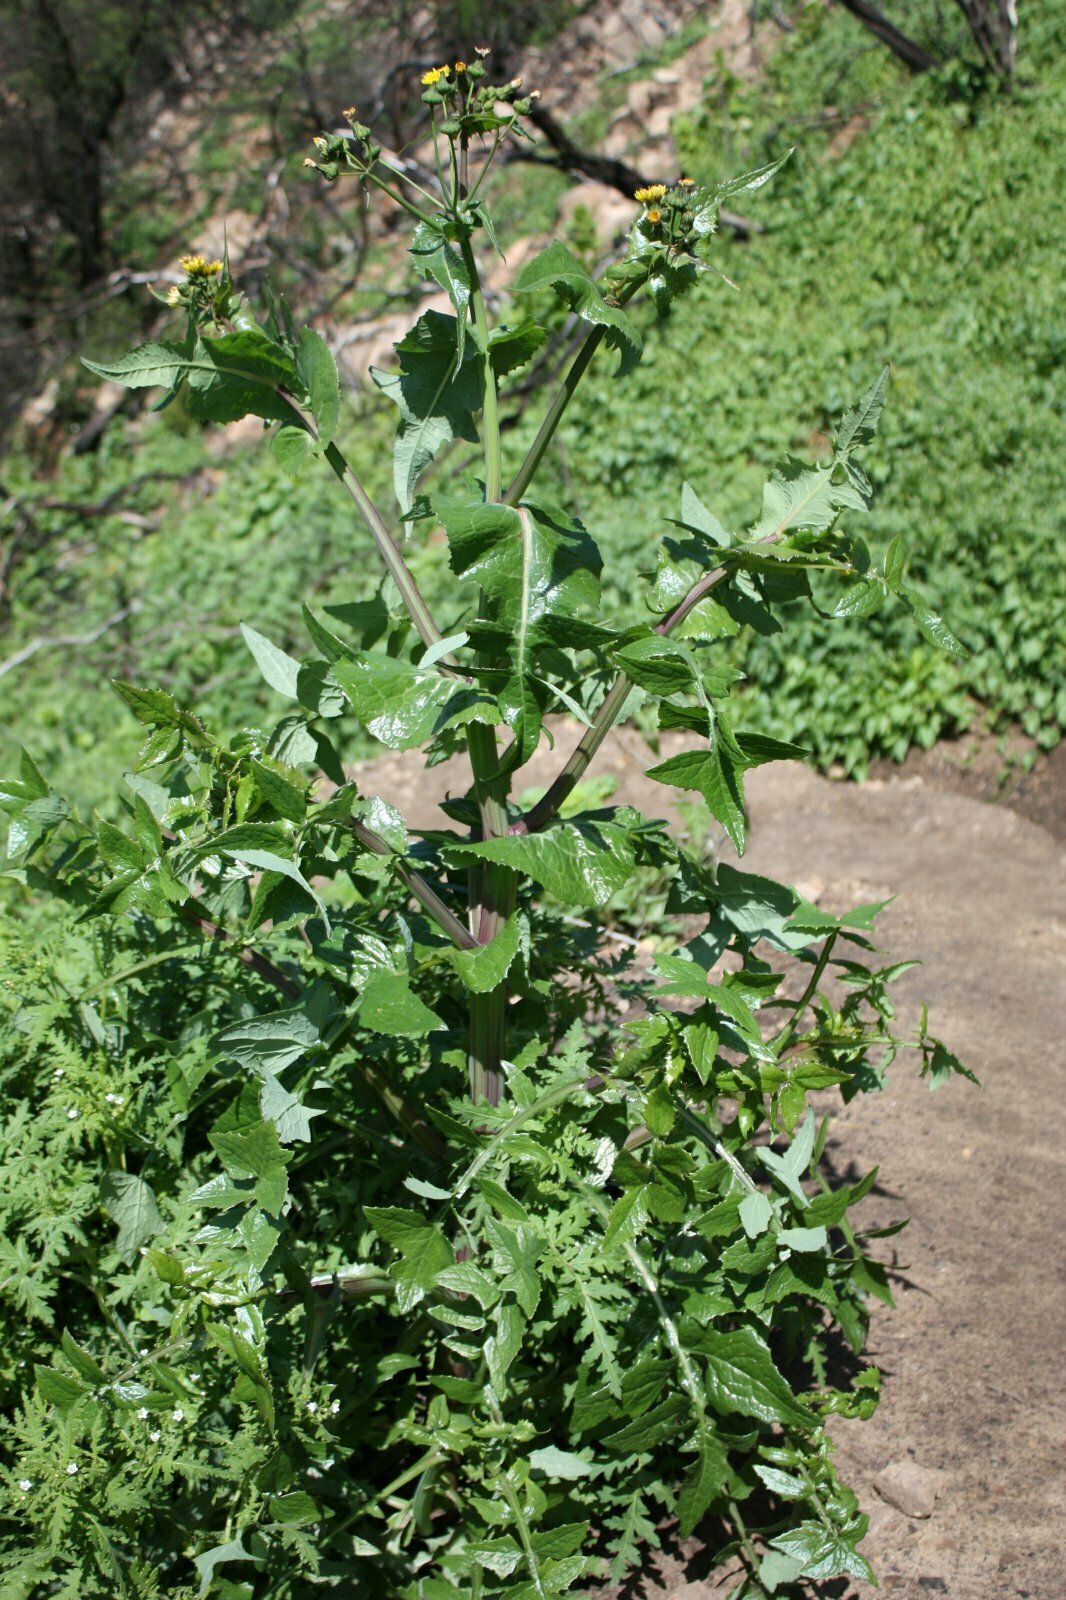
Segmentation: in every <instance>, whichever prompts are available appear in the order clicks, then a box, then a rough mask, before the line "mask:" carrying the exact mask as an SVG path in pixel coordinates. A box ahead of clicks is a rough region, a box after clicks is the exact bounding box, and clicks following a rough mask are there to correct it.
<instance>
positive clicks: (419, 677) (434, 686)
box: [333, 653, 500, 750]
mask: <svg viewBox="0 0 1066 1600" xmlns="http://www.w3.org/2000/svg"><path fill="white" fill-rule="evenodd" d="M333 675H334V677H335V678H336V680H337V682H338V683H339V684H340V686H341V688H342V689H343V690H344V693H345V694H346V695H347V696H348V699H349V700H350V701H351V703H352V709H353V710H354V712H355V714H356V716H357V717H358V718H359V721H360V722H361V723H362V724H363V726H364V728H366V730H367V732H368V733H370V734H372V735H373V737H374V738H375V739H379V740H380V741H381V743H382V744H384V745H387V746H388V747H389V749H390V750H408V749H410V748H411V747H412V746H414V745H424V744H427V743H428V742H429V741H430V740H431V739H432V738H433V737H434V736H435V735H436V734H438V733H440V732H442V731H443V730H444V729H445V728H449V727H457V726H461V725H464V724H466V723H468V722H497V721H499V716H500V713H499V710H498V709H497V707H496V704H495V702H494V701H493V700H492V699H491V697H490V696H489V695H486V694H483V693H481V691H480V690H478V689H475V688H473V687H472V686H470V685H468V684H463V683H457V681H456V680H455V679H454V678H450V677H446V676H445V675H444V674H443V673H442V672H440V671H438V670H437V668H436V667H434V666H430V667H428V668H425V667H423V666H422V665H421V664H420V663H417V664H416V663H413V662H410V661H404V660H402V659H399V658H397V657H394V656H386V655H381V654H378V653H374V654H365V653H363V654H359V655H357V656H355V657H353V659H352V660H350V661H337V662H335V663H334V666H333Z"/></svg>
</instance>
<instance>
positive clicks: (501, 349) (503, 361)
mask: <svg viewBox="0 0 1066 1600" xmlns="http://www.w3.org/2000/svg"><path fill="white" fill-rule="evenodd" d="M547 337H548V334H547V330H546V329H544V328H542V327H541V326H540V323H539V322H534V321H532V319H531V318H526V320H525V321H523V322H520V323H519V324H518V325H517V327H514V328H509V327H507V326H506V325H503V326H501V327H499V328H493V330H492V332H491V333H490V334H489V355H490V356H491V358H492V370H493V372H494V373H495V374H496V376H497V378H505V377H506V376H507V375H508V373H510V372H514V371H516V370H517V369H518V368H519V367H524V366H525V364H526V362H527V361H529V360H530V359H531V358H532V357H533V356H535V355H536V353H537V351H538V350H539V349H540V347H541V345H542V344H544V342H545V340H546V339H547Z"/></svg>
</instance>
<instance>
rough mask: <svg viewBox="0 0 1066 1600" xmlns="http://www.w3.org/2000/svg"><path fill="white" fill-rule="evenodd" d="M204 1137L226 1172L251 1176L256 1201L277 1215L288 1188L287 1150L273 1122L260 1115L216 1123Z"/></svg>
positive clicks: (288, 1154) (288, 1153)
mask: <svg viewBox="0 0 1066 1600" xmlns="http://www.w3.org/2000/svg"><path fill="white" fill-rule="evenodd" d="M208 1140H209V1142H210V1144H211V1146H212V1148H213V1149H214V1150H215V1151H216V1153H217V1154H218V1156H219V1158H220V1160H221V1162H222V1165H223V1166H224V1167H225V1169H226V1171H227V1172H228V1173H229V1174H230V1176H231V1177H233V1178H237V1179H241V1178H254V1179H255V1196H256V1199H257V1200H258V1201H259V1204H260V1205H261V1206H262V1207H263V1209H264V1211H269V1212H270V1214H271V1215H272V1216H275V1217H276V1216H278V1215H279V1214H280V1212H281V1208H282V1206H283V1205H284V1204H285V1196H286V1194H287V1192H288V1177H287V1174H286V1171H285V1168H286V1164H287V1163H288V1161H289V1160H290V1157H291V1153H290V1152H289V1151H288V1150H283V1149H282V1146H281V1141H280V1139H279V1138H278V1130H277V1128H276V1127H275V1126H274V1124H273V1122H268V1121H267V1120H266V1119H265V1118H264V1119H262V1120H261V1121H258V1122H253V1123H250V1124H248V1125H246V1126H245V1127H241V1128H221V1127H219V1125H218V1124H217V1123H216V1125H215V1127H213V1128H212V1129H211V1132H210V1133H209V1134H208Z"/></svg>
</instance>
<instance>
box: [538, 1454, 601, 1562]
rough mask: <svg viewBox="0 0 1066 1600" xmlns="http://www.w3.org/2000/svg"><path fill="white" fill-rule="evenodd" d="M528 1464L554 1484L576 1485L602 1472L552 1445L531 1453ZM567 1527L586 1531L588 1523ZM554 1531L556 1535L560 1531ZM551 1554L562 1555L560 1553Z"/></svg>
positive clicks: (597, 1466) (595, 1465) (594, 1463)
mask: <svg viewBox="0 0 1066 1600" xmlns="http://www.w3.org/2000/svg"><path fill="white" fill-rule="evenodd" d="M529 1464H530V1466H531V1467H532V1469H533V1471H534V1472H542V1473H543V1474H544V1476H545V1477H546V1478H552V1479H553V1480H554V1481H555V1482H556V1483H576V1482H577V1481H578V1479H579V1478H594V1477H595V1476H596V1474H597V1473H598V1472H601V1471H602V1470H603V1469H602V1467H600V1466H599V1464H598V1463H597V1462H595V1461H586V1460H585V1458H584V1456H577V1455H575V1454H574V1453H573V1451H572V1450H560V1449H559V1448H558V1446H557V1445H554V1444H548V1445H543V1446H542V1447H541V1448H540V1449H539V1450H533V1451H531V1453H530V1456H529ZM568 1526H569V1527H575V1526H576V1527H580V1528H582V1529H583V1530H587V1528H588V1523H587V1522H583V1523H577V1524H568ZM554 1531H555V1532H556V1533H558V1532H559V1531H561V1530H558V1529H556V1530H554ZM542 1553H543V1554H548V1553H549V1552H547V1551H544V1552H542ZM551 1553H552V1554H563V1552H562V1551H553V1552H551Z"/></svg>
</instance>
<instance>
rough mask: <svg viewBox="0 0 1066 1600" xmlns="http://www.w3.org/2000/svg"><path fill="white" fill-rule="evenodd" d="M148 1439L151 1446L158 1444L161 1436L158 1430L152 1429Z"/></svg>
mask: <svg viewBox="0 0 1066 1600" xmlns="http://www.w3.org/2000/svg"><path fill="white" fill-rule="evenodd" d="M148 1437H149V1439H151V1441H152V1443H153V1444H158V1443H159V1441H160V1439H161V1438H162V1437H163V1435H162V1434H161V1433H160V1432H159V1429H158V1428H153V1429H152V1432H151V1433H150V1434H149V1435H148Z"/></svg>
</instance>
